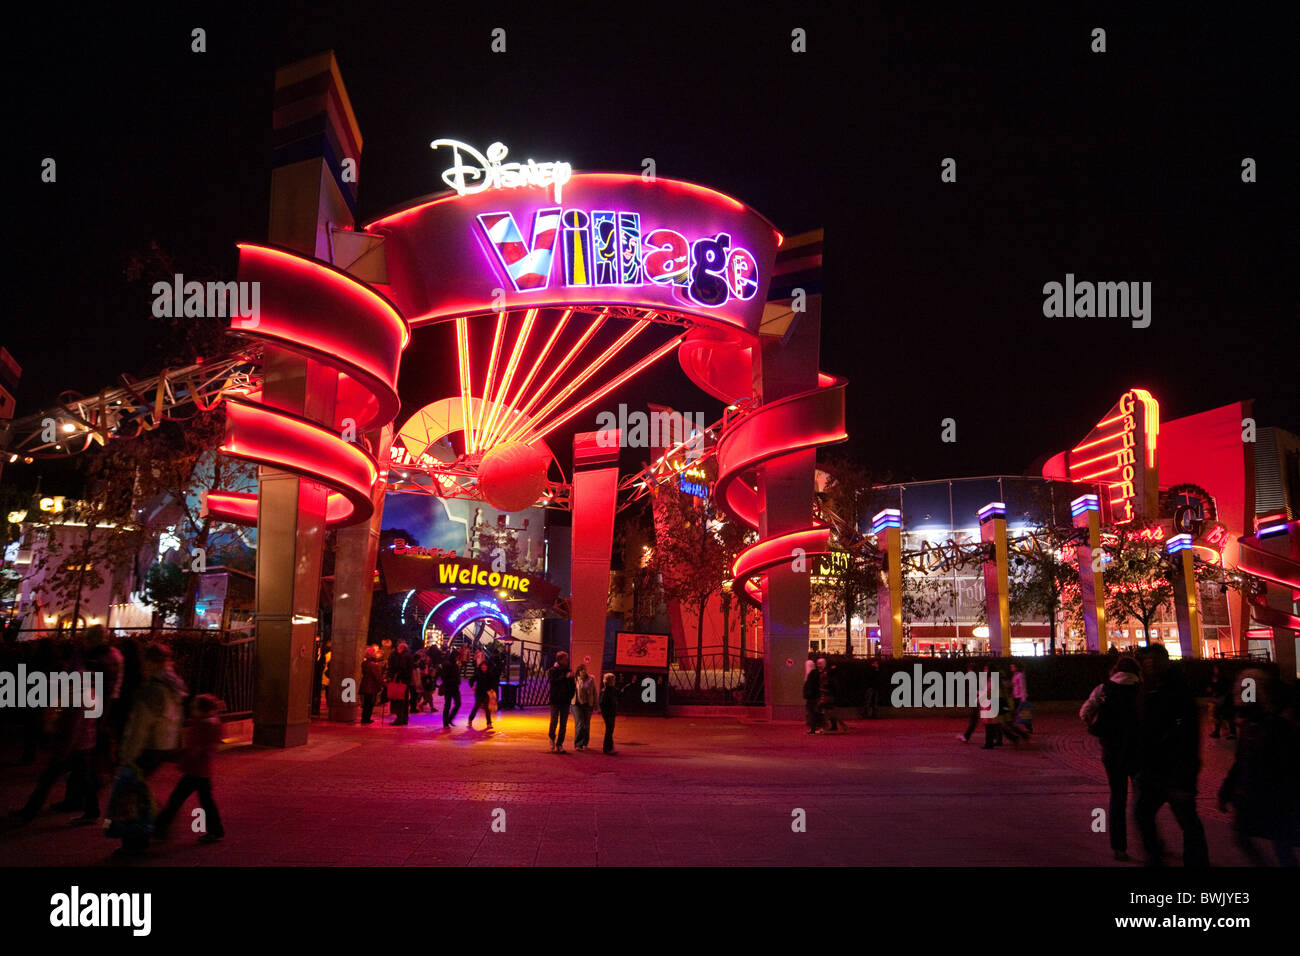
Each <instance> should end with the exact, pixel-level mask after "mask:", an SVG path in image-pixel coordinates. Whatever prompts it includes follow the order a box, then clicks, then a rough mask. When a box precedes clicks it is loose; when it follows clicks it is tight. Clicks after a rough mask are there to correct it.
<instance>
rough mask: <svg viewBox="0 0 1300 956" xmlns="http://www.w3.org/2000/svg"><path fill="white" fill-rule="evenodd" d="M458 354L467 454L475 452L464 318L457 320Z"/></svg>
mask: <svg viewBox="0 0 1300 956" xmlns="http://www.w3.org/2000/svg"><path fill="white" fill-rule="evenodd" d="M456 353H457V356H458V357H459V359H460V423H461V427H462V428H463V429H464V433H465V453H466V454H467V455H469V454H473V452H474V432H473V429H472V428H471V425H472V424H473V422H472V420H471V419H470V403H469V396H470V378H469V327H468V324H467V320H466V319H465V317H464V316H462V317H461V318H459V319H457V320H456Z"/></svg>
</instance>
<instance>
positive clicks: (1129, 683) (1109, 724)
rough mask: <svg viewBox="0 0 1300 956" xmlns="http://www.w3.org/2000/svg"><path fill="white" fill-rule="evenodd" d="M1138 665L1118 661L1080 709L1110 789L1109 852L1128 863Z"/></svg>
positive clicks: (1125, 659)
mask: <svg viewBox="0 0 1300 956" xmlns="http://www.w3.org/2000/svg"><path fill="white" fill-rule="evenodd" d="M1139 671H1140V668H1139V667H1138V662H1137V661H1135V660H1133V658H1131V657H1121V658H1119V659H1118V660H1116V661H1115V663H1114V664H1113V665H1111V668H1110V676H1109V678H1107V680H1106V682H1105V683H1102V684H1098V685H1097V686H1096V688H1095V689H1094V690H1093V692H1092V694H1091V695H1090V696H1089V697H1088V699H1087V700H1086V701H1085V702H1084V704H1083V706H1082V707H1081V708H1079V717H1080V718H1081V719H1082V720H1083V721H1084V722H1085V723H1086V724H1087V725H1088V733H1090V734H1092V735H1093V736H1094V737H1096V738H1097V739H1098V740H1099V741H1100V742H1101V765H1102V767H1103V768H1105V770H1106V783H1107V785H1108V786H1109V787H1110V811H1109V815H1108V816H1107V818H1106V823H1107V827H1106V829H1107V832H1108V833H1109V834H1110V849H1111V852H1112V853H1113V854H1114V857H1115V859H1117V860H1121V861H1125V860H1127V859H1128V787H1129V781H1130V780H1131V779H1133V778H1134V777H1135V776H1136V775H1137V767H1138V736H1137V696H1138V690H1139V688H1140V687H1141V684H1142V679H1141V678H1140V677H1139V676H1138V673H1139Z"/></svg>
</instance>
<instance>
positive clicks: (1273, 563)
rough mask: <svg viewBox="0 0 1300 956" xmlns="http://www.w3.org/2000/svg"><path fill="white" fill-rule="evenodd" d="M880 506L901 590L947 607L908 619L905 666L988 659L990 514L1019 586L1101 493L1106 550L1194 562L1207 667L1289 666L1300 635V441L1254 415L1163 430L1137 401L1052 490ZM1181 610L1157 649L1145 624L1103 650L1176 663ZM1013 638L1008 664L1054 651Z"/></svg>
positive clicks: (1096, 431)
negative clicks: (1020, 576) (895, 537)
mask: <svg viewBox="0 0 1300 956" xmlns="http://www.w3.org/2000/svg"><path fill="white" fill-rule="evenodd" d="M878 492H879V496H880V503H881V508H882V510H883V509H889V510H891V511H893V512H896V513H897V515H898V523H899V525H900V526H901V527H900V532H901V533H900V551H901V555H902V559H903V560H902V564H903V568H902V570H903V577H904V581H905V582H906V583H907V584H911V585H913V586H918V585H925V586H929V587H932V588H938V589H939V590H941V591H942V592H944V593H945V596H944V598H943V600H941V601H938V602H931V607H930V608H929V609H928V614H927V618H928V619H927V618H918V619H909V618H908V617H907V614H906V612H905V613H904V634H903V639H902V644H903V648H904V651H905V652H906V653H917V654H930V653H935V654H940V655H942V654H949V653H954V652H956V653H960V652H963V651H964V652H966V653H985V652H988V651H989V650H990V641H989V636H990V635H989V623H988V621H989V615H988V609H989V605H988V600H987V597H988V596H987V593H986V588H985V582H986V580H987V578H986V574H985V566H986V562H985V560H984V555H983V553H982V552H981V549H980V544H981V540H982V537H983V539H985V540H986V539H987V535H983V536H982V533H981V532H982V528H983V526H984V524H985V522H983V521H981V516H980V512H981V510H983V509H986V508H987V507H988V506H989V505H990V503H999V504H1000V505H1001V506H1002V509H1003V510H1004V513H1005V525H1006V534H1007V538H1008V542H1009V545H1010V547H1009V551H1010V561H1009V569H1008V570H1009V573H1010V574H1011V575H1014V574H1015V573H1016V568H1017V559H1016V552H1017V550H1018V549H1019V548H1021V547H1024V546H1028V545H1031V544H1032V535H1033V533H1034V531H1035V529H1036V528H1041V527H1045V526H1055V527H1070V526H1071V525H1072V524H1073V525H1075V526H1078V525H1079V521H1078V515H1077V514H1074V513H1073V512H1074V511H1076V510H1077V508H1072V505H1074V503H1075V502H1076V501H1077V500H1078V499H1079V498H1080V497H1081V496H1084V495H1089V494H1091V495H1096V496H1097V499H1098V504H1099V505H1100V513H1099V520H1098V524H1099V525H1100V526H1101V527H1102V528H1103V531H1102V538H1103V542H1102V543H1103V544H1104V543H1105V542H1104V539H1105V536H1106V533H1107V532H1106V531H1105V530H1104V529H1106V528H1112V529H1113V528H1118V527H1123V526H1125V525H1135V526H1142V527H1145V528H1148V529H1149V531H1148V532H1147V533H1149V535H1150V536H1151V537H1152V538H1153V539H1154V540H1155V541H1158V542H1164V543H1165V544H1166V550H1167V551H1168V552H1169V554H1170V558H1171V561H1176V560H1178V559H1179V557H1180V556H1181V554H1182V552H1184V551H1186V552H1188V553H1189V554H1190V555H1191V560H1192V562H1193V566H1194V567H1195V569H1196V574H1195V582H1196V583H1195V588H1194V592H1193V593H1192V594H1190V595H1189V601H1188V602H1187V603H1188V612H1191V613H1193V614H1194V618H1193V617H1191V616H1189V617H1188V620H1187V621H1186V622H1185V629H1186V628H1187V627H1190V626H1192V624H1193V621H1195V626H1196V627H1197V628H1198V629H1199V638H1198V640H1199V643H1200V654H1201V655H1202V656H1211V657H1212V656H1219V655H1224V656H1241V655H1246V654H1249V655H1252V656H1267V657H1269V658H1271V659H1273V660H1278V661H1279V662H1280V663H1283V664H1285V663H1286V662H1287V661H1293V655H1294V653H1295V637H1296V628H1297V624H1300V618H1297V616H1296V615H1297V608H1296V599H1297V597H1300V586H1298V582H1297V558H1300V555H1298V554H1297V553H1296V547H1297V543H1296V526H1297V522H1296V519H1297V511H1298V510H1300V437H1297V436H1296V435H1295V434H1293V433H1291V432H1288V431H1285V430H1283V429H1280V428H1273V427H1263V426H1257V424H1256V423H1255V420H1254V416H1253V409H1252V403H1251V402H1250V401H1242V402H1237V403H1233V404H1230V405H1226V406H1222V407H1220V408H1215V409H1210V410H1208V411H1205V412H1200V413H1197V414H1193V415H1189V416H1185V417H1182V418H1177V419H1173V420H1169V421H1162V420H1161V418H1160V406H1159V402H1158V401H1157V399H1156V398H1155V397H1154V396H1152V395H1151V394H1150V393H1149V392H1147V391H1146V390H1144V389H1133V390H1131V391H1130V392H1127V393H1125V395H1124V396H1122V397H1121V399H1120V401H1119V402H1117V403H1116V405H1115V406H1114V407H1113V408H1112V409H1110V410H1109V411H1108V412H1107V413H1106V414H1105V415H1102V416H1100V418H1099V419H1098V420H1097V425H1096V426H1095V427H1094V428H1093V429H1092V430H1091V431H1089V432H1088V433H1087V434H1086V435H1084V436H1083V437H1082V438H1081V439H1080V441H1079V442H1078V444H1076V445H1075V446H1074V447H1073V448H1071V449H1070V450H1068V451H1063V452H1061V453H1059V454H1056V455H1054V456H1052V457H1050V458H1049V459H1048V460H1047V461H1046V462H1045V464H1044V465H1043V467H1042V470H1041V477H1028V476H998V477H986V478H957V479H947V480H937V481H922V482H909V483H906V484H897V485H888V486H884V487H881V488H880V489H878ZM986 515H987V512H986ZM862 530H863V532H864V533H867V532H870V531H871V528H869V527H867V526H864V527H863V528H862ZM826 560H831V559H826ZM1021 563H1022V564H1023V562H1021ZM1103 579H1104V574H1103ZM936 606H937V610H935V607H936ZM1179 611H1180V609H1179V607H1178V602H1171V604H1170V605H1167V606H1165V607H1164V608H1162V610H1161V611H1160V612H1159V613H1158V615H1157V619H1156V620H1155V621H1154V622H1153V623H1152V625H1151V628H1150V630H1151V633H1150V634H1144V633H1142V628H1141V625H1140V624H1137V623H1136V622H1133V621H1127V620H1107V621H1106V626H1105V636H1104V643H1105V645H1106V646H1112V645H1113V646H1119V647H1127V646H1132V645H1133V644H1135V643H1141V642H1143V641H1145V640H1148V639H1149V640H1151V641H1158V642H1161V643H1164V644H1166V646H1167V647H1168V648H1169V649H1170V652H1171V656H1179V655H1181V654H1182V653H1183V650H1184V648H1183V642H1182V641H1180V631H1179ZM1188 612H1184V613H1188ZM1009 623H1010V627H1009V642H1008V643H1009V652H1010V653H1011V654H1034V655H1036V654H1043V653H1046V652H1047V651H1048V649H1049V647H1050V646H1051V640H1050V638H1051V635H1050V633H1049V626H1048V624H1047V622H1046V621H1045V620H1034V619H1032V618H1030V619H1027V620H1011V621H1010V622H1009ZM854 624H855V633H854V635H853V645H854V648H855V652H858V653H861V652H863V651H864V650H866V651H868V652H871V653H879V652H881V650H882V648H881V641H880V630H881V629H880V625H879V616H878V615H877V614H872V613H868V614H865V615H862V617H861V618H860V619H859V620H856V621H855V622H854ZM1055 636H1056V642H1055V643H1056V646H1057V647H1058V648H1061V649H1062V650H1066V651H1084V650H1087V649H1088V647H1087V634H1086V628H1085V627H1084V626H1083V624H1082V622H1079V621H1070V620H1065V621H1061V622H1060V623H1059V624H1058V631H1057V634H1056V635H1055ZM843 646H844V625H843V623H842V621H834V620H831V621H827V620H826V615H823V616H822V620H821V621H820V622H819V621H817V620H814V624H813V627H812V629H811V632H810V649H811V650H814V651H826V652H837V651H841V650H842V649H843ZM885 653H888V651H887V650H885ZM1004 653H1005V651H1004Z"/></svg>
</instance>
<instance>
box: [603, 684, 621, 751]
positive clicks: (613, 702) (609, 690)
mask: <svg viewBox="0 0 1300 956" xmlns="http://www.w3.org/2000/svg"><path fill="white" fill-rule="evenodd" d="M617 717H618V691H617V690H616V689H615V687H614V675H613V674H606V675H605V686H604V687H603V688H601V691H600V719H601V721H602V722H603V723H604V724H605V745H604V747H603V748H602V750H603V752H604V753H607V754H612V753H616V751H615V750H614V722H615V719H616V718H617Z"/></svg>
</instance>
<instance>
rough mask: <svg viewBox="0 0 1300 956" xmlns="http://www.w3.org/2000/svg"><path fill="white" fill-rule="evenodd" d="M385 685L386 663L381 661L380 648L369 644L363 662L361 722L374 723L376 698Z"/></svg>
mask: <svg viewBox="0 0 1300 956" xmlns="http://www.w3.org/2000/svg"><path fill="white" fill-rule="evenodd" d="M383 687H384V665H383V664H381V663H380V662H379V648H377V647H375V645H373V644H367V645H366V650H365V658H364V660H362V662H361V722H362V723H363V724H373V723H374V722H375V721H374V714H375V700H376V699H377V698H378V697H379V692H380V691H381V690H383Z"/></svg>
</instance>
